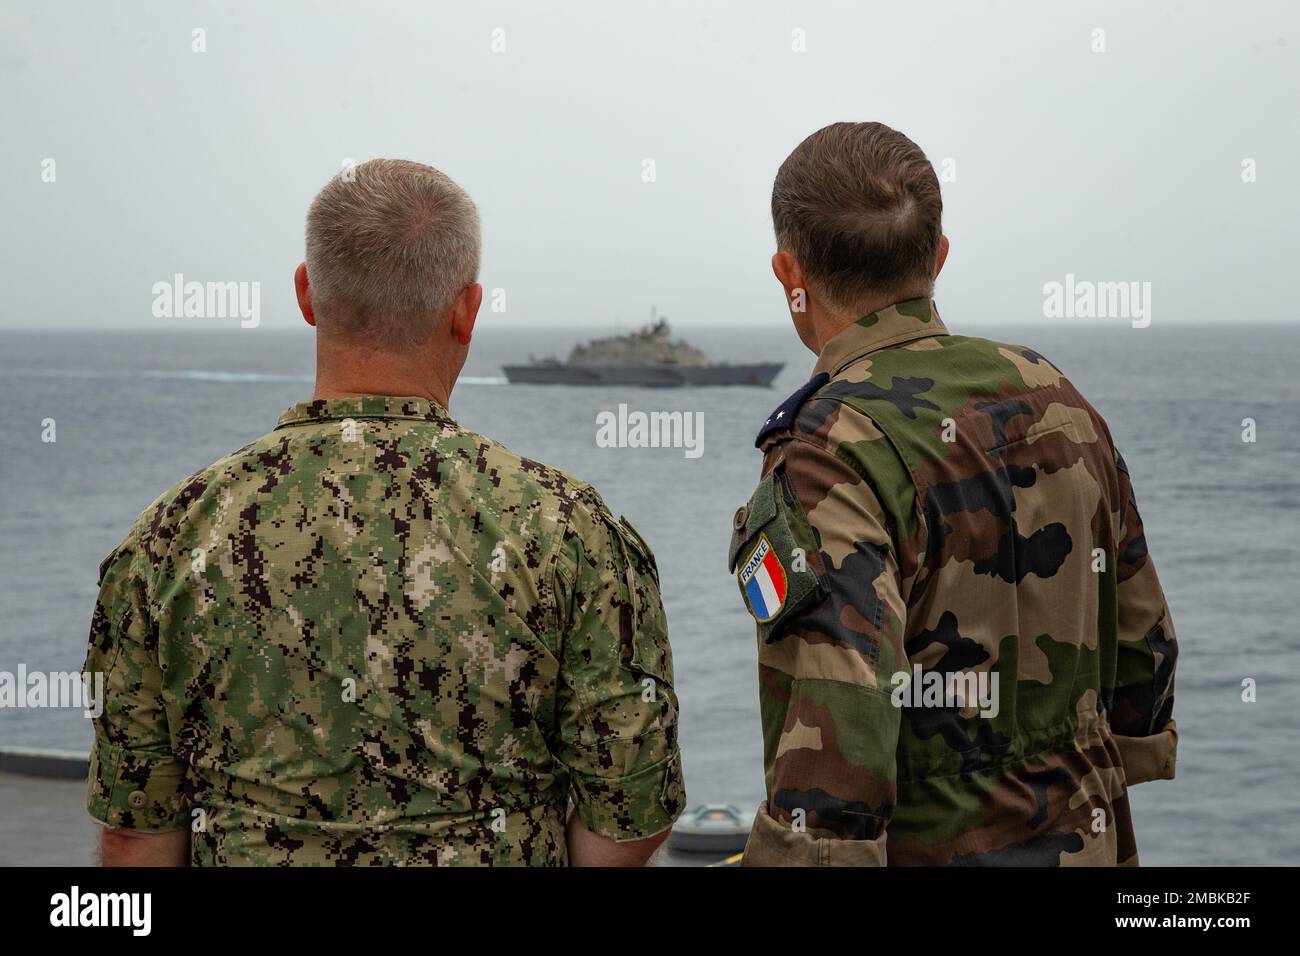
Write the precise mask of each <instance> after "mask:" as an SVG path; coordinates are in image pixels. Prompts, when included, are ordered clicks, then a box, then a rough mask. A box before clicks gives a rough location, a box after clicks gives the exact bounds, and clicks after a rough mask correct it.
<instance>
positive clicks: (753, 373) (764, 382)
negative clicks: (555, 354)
mask: <svg viewBox="0 0 1300 956" xmlns="http://www.w3.org/2000/svg"><path fill="white" fill-rule="evenodd" d="M784 367H785V366H784V365H783V364H782V363H780V362H759V363H757V364H754V365H702V366H684V365H506V366H504V368H503V369H502V370H503V371H504V372H505V374H506V379H507V380H508V381H509V382H510V383H511V384H512V385H637V386H642V387H645V388H680V387H682V386H687V385H692V386H694V385H758V386H762V387H768V386H770V385H771V384H772V380H773V379H775V378H776V376H777V373H779V372H780V371H781V369H782V368H784Z"/></svg>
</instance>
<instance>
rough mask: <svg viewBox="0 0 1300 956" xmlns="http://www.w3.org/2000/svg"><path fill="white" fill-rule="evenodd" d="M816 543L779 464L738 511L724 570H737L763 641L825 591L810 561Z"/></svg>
mask: <svg viewBox="0 0 1300 956" xmlns="http://www.w3.org/2000/svg"><path fill="white" fill-rule="evenodd" d="M814 547H815V543H814V541H813V537H812V530H811V528H810V527H809V525H808V522H807V519H806V518H805V517H804V514H803V509H802V508H801V507H800V505H799V502H798V499H797V498H796V497H795V495H794V493H793V490H792V489H790V488H789V486H788V484H787V482H786V480H785V473H784V471H783V469H782V468H781V467H780V466H778V467H777V468H775V469H773V471H772V472H771V473H769V474H768V475H767V476H766V477H765V478H764V479H763V480H762V481H760V482H759V483H758V488H757V490H755V492H754V494H753V496H752V497H751V498H750V499H749V502H748V503H747V504H745V505H744V506H742V507H741V508H740V509H739V510H738V511H737V512H736V514H735V517H734V518H733V519H732V534H731V545H730V547H729V548H728V553H727V567H728V570H730V571H732V572H733V573H734V574H735V575H736V584H737V585H738V586H739V588H740V594H741V599H742V600H743V601H744V602H745V609H746V610H747V611H749V613H750V615H751V616H753V618H754V620H755V621H756V622H757V623H758V630H759V635H760V636H761V637H762V639H763V641H764V642H765V643H771V642H773V641H775V640H777V639H778V638H779V637H780V635H781V630H782V626H783V622H786V621H788V620H790V619H792V617H793V614H794V612H795V611H796V610H798V609H799V608H800V607H802V606H803V605H804V604H805V603H806V602H807V601H808V600H809V599H812V598H814V597H816V596H818V595H821V594H823V588H822V583H821V579H820V578H819V576H818V575H817V572H816V571H814V570H813V568H812V565H811V564H810V563H809V554H810V553H811V551H812V549H813V548H814Z"/></svg>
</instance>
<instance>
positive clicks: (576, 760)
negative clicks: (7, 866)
mask: <svg viewBox="0 0 1300 956" xmlns="http://www.w3.org/2000/svg"><path fill="white" fill-rule="evenodd" d="M478 264H479V223H478V215H477V212H476V210H475V208H474V205H473V203H472V202H471V201H470V199H469V197H468V196H466V195H465V193H464V192H462V191H461V189H460V188H459V187H458V186H457V185H456V184H455V183H453V182H452V181H451V180H449V179H448V178H447V177H446V176H444V175H442V174H441V173H439V172H438V171H436V170H434V169H431V168H429V167H427V166H422V165H419V164H416V163H409V162H397V161H390V160H375V161H371V162H367V163H363V164H362V165H360V166H358V167H356V168H355V169H354V170H353V171H352V172H351V174H350V175H348V176H340V177H338V178H336V179H334V180H332V181H331V182H330V183H329V184H328V185H327V186H326V187H325V189H324V190H322V191H321V193H320V195H319V196H317V198H316V200H315V202H314V203H313V205H312V207H311V211H310V213H309V215H308V219H307V261H306V262H305V263H304V264H303V265H301V266H299V267H298V272H297V275H296V284H297V291H298V300H299V304H300V306H301V308H302V312H303V315H304V316H305V318H306V320H307V322H308V323H310V324H312V325H314V326H316V327H317V335H316V341H317V385H316V392H315V396H314V400H313V401H310V402H304V403H302V404H300V405H296V406H294V407H293V408H291V409H289V411H287V412H286V413H285V414H284V415H283V416H282V417H281V418H280V421H279V424H278V425H277V426H276V428H275V430H274V431H272V432H271V433H270V434H268V435H266V436H265V437H263V438H260V439H258V440H257V441H255V442H253V443H252V444H251V445H248V446H246V447H245V448H242V449H240V450H239V451H237V452H234V453H233V454H231V455H230V456H228V457H226V458H223V459H222V460H220V461H218V462H217V463H216V464H214V465H212V466H211V467H209V468H206V469H204V470H203V471H201V472H199V473H198V474H195V475H193V476H191V477H189V478H187V479H185V480H184V481H182V482H180V483H179V484H178V485H176V486H175V487H173V488H172V489H170V490H169V491H167V492H165V493H164V494H163V495H162V496H161V497H160V498H159V499H157V501H155V502H154V503H153V504H152V505H150V506H149V507H148V508H147V509H146V510H145V511H144V513H143V514H142V515H141V516H140V518H139V520H138V521H137V522H136V523H135V525H134V527H132V529H131V531H130V533H129V534H128V535H127V537H126V540H125V541H123V542H122V544H121V545H120V546H119V547H118V548H117V549H116V550H115V551H114V552H113V553H112V554H111V555H109V557H108V558H107V559H106V560H105V561H104V563H103V566H102V568H101V586H100V587H101V590H100V596H99V603H98V606H97V607H96V609H95V614H94V621H93V624H92V630H91V635H90V652H89V658H88V661H87V664H86V667H87V669H88V670H90V671H101V672H104V673H106V675H107V681H106V684H107V694H106V697H107V702H106V708H105V710H104V714H103V716H102V717H101V718H100V719H99V720H98V722H97V724H96V739H95V746H94V751H93V754H92V763H91V771H90V782H89V808H90V812H91V814H92V816H94V817H95V818H96V819H98V820H100V821H102V822H103V823H105V824H107V825H108V828H107V829H105V830H104V831H103V834H102V842H101V852H102V856H103V859H104V861H105V862H106V863H110V864H112V863H132V862H143V863H155V864H157V863H174V864H183V863H185V862H192V863H195V864H328V865H346V864H359V865H375V864H395V865H411V864H437V865H485V864H531V865H563V864H565V863H571V864H575V865H576V864H591V863H598V864H606V865H640V864H642V863H644V862H645V861H646V860H647V858H648V857H649V855H650V854H651V853H652V852H653V850H654V849H655V847H656V846H657V845H658V844H659V843H660V842H661V841H662V840H663V838H664V837H665V836H666V835H667V832H668V829H669V827H670V826H671V824H672V822H673V820H674V818H675V817H676V816H677V815H678V813H679V812H680V811H681V809H682V806H683V802H684V799H685V794H684V791H683V787H682V773H681V763H680V756H679V753H678V748H677V702H676V698H675V696H674V693H673V686H672V685H673V671H672V658H671V654H670V650H669V646H668V639H667V635H666V631H665V621H664V612H663V607H662V604H661V602H660V596H659V589H658V576H657V575H658V572H657V570H656V567H655V563H654V558H653V556H652V555H651V553H650V550H649V549H648V548H647V547H646V545H645V543H644V542H643V541H642V540H641V538H640V537H639V536H638V535H637V533H636V532H635V531H634V530H633V529H632V527H631V525H629V524H628V523H627V522H626V520H622V521H619V520H616V519H615V518H614V517H613V516H612V515H611V514H610V512H609V510H608V509H607V508H606V507H605V505H604V503H603V502H602V501H601V499H600V496H599V495H598V494H597V493H596V492H595V491H594V490H593V489H592V488H591V487H590V486H589V485H586V484H584V483H583V482H581V481H578V480H577V479H575V478H573V477H571V476H570V475H567V474H565V473H564V472H561V471H558V470H556V469H554V468H550V467H548V466H546V465H543V464H540V463H538V462H535V461H529V460H528V459H524V458H520V457H518V456H517V455H514V454H512V453H511V452H510V451H508V450H506V449H505V448H503V447H502V446H501V445H498V444H497V443H495V442H493V441H492V440H491V439H488V438H484V437H483V436H481V435H476V434H473V433H472V432H469V431H466V430H465V429H464V428H462V427H461V426H460V425H458V424H457V423H456V421H455V420H454V419H453V418H452V417H451V414H450V413H449V412H448V410H447V405H448V398H449V395H450V392H451V389H452V386H453V385H454V383H455V380H456V377H457V375H458V374H459V372H460V370H461V367H462V366H463V364H464V361H465V355H466V351H467V348H468V345H469V342H470V335H471V331H472V329H473V326H474V320H475V316H476V314H477V311H478V307H479V303H480V301H481V298H482V288H481V286H479V285H478V284H477V283H476V281H475V280H476V276H477V271H478ZM570 803H571V804H572V815H570V814H569V805H570Z"/></svg>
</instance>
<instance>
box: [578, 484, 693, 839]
mask: <svg viewBox="0 0 1300 956" xmlns="http://www.w3.org/2000/svg"><path fill="white" fill-rule="evenodd" d="M555 575H556V594H557V595H558V598H559V600H558V605H559V609H558V612H557V613H558V616H559V621H558V625H559V627H560V630H561V634H562V641H563V647H562V653H561V661H562V672H561V673H562V685H561V688H560V693H559V708H558V709H559V714H558V717H559V721H558V723H559V729H558V740H557V743H556V749H557V754H556V756H557V758H558V759H559V760H560V762H561V763H563V764H564V765H565V766H566V767H567V768H568V770H569V773H570V778H571V781H572V791H571V797H572V799H573V802H574V805H575V807H576V810H577V813H578V814H579V816H580V817H581V819H582V822H583V823H584V824H586V826H587V828H588V829H589V830H591V831H592V832H593V833H595V834H597V835H599V836H603V837H607V838H608V839H611V840H617V841H625V840H637V839H642V838H645V837H649V836H653V835H655V834H657V833H661V832H662V831H664V830H666V829H667V828H668V827H670V826H672V824H673V821H674V820H676V818H677V817H678V815H680V813H681V812H682V810H683V809H684V807H685V802H686V792H685V787H684V784H683V780H682V766H681V754H680V752H679V751H678V746H677V697H676V694H675V692H674V690H673V669H672V668H673V665H672V652H671V650H670V648H669V645H668V633H667V625H666V619H665V615H664V609H663V603H662V600H661V598H660V594H659V583H658V576H657V571H656V569H655V565H654V557H653V555H652V553H651V552H650V549H649V548H648V547H647V546H646V545H645V544H644V542H643V541H642V539H641V537H640V535H638V534H637V533H636V531H635V530H634V529H633V528H632V527H631V526H630V525H629V524H628V523H627V522H626V520H623V521H616V520H615V519H614V518H613V517H612V516H611V515H610V513H609V512H608V510H607V509H606V508H605V505H604V503H603V502H601V500H600V498H599V496H597V495H596V493H595V492H594V491H591V490H590V489H586V490H585V491H584V492H583V494H582V495H580V496H579V498H578V500H577V503H576V505H575V507H574V509H573V511H572V513H571V515H570V519H569V522H568V526H567V528H566V531H565V535H564V540H563V542H562V544H561V546H560V552H559V554H558V555H557V560H556V566H555Z"/></svg>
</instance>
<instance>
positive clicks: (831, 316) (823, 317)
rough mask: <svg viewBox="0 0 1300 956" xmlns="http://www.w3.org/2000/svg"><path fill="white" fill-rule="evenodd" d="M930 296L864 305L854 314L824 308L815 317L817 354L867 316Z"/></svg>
mask: <svg viewBox="0 0 1300 956" xmlns="http://www.w3.org/2000/svg"><path fill="white" fill-rule="evenodd" d="M930 295H931V293H917V294H915V295H903V296H896V297H894V298H891V299H888V300H887V301H881V302H879V303H875V304H872V303H864V304H863V305H862V306H860V307H859V308H857V309H855V310H854V311H852V312H832V311H830V310H828V309H825V308H822V309H821V310H819V311H818V313H816V314H815V315H814V316H813V332H814V334H815V335H816V336H817V352H819V353H820V352H821V350H822V349H824V348H825V347H826V343H827V342H829V341H830V340H831V339H833V338H835V336H837V335H839V334H840V333H841V332H843V331H844V330H845V329H847V328H848V327H849V326H851V325H855V324H857V323H858V322H860V321H862V320H863V319H865V318H866V317H867V316H869V315H872V314H874V313H876V312H879V311H881V310H882V309H887V308H889V307H890V306H891V305H897V304H898V303H899V302H906V301H908V300H909V299H921V298H929V297H930Z"/></svg>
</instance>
